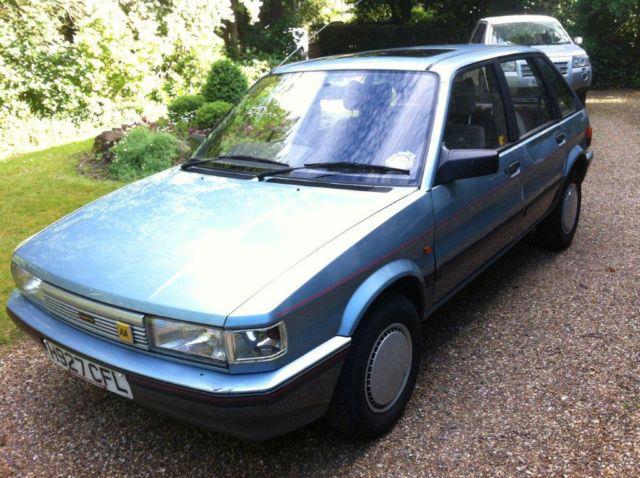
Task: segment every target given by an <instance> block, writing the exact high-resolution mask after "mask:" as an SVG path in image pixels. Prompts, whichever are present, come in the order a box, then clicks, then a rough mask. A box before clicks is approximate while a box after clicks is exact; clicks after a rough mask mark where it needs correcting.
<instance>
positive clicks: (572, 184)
mask: <svg viewBox="0 0 640 478" xmlns="http://www.w3.org/2000/svg"><path fill="white" fill-rule="evenodd" d="M581 203H582V191H581V184H580V180H579V178H578V175H576V174H572V175H571V176H569V178H568V179H567V181H566V182H565V184H564V186H563V187H562V190H561V191H560V198H559V200H558V202H557V204H556V205H555V207H554V208H553V210H552V211H551V213H549V215H548V216H547V217H546V218H545V219H544V220H543V221H542V222H541V223H540V225H539V226H538V228H537V231H536V235H537V237H538V241H539V242H540V243H541V244H542V245H543V246H544V247H547V248H549V249H553V250H563V249H566V248H567V247H569V246H570V245H571V241H572V240H573V236H574V235H575V233H576V229H577V227H578V221H579V219H580V206H581Z"/></svg>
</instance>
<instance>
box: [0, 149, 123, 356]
mask: <svg viewBox="0 0 640 478" xmlns="http://www.w3.org/2000/svg"><path fill="white" fill-rule="evenodd" d="M92 142H93V140H89V141H83V142H79V143H71V144H68V145H65V146H59V147H56V148H51V149H47V150H44V151H38V152H35V153H29V154H25V155H20V156H14V157H12V158H9V159H6V160H4V161H0V180H1V181H2V188H0V303H1V304H0V305H1V307H0V344H6V343H9V342H10V341H11V340H12V339H14V338H15V337H17V336H18V332H17V329H16V327H15V326H14V325H13V322H11V320H9V318H8V317H7V314H6V311H5V307H4V306H5V304H6V302H7V298H8V297H9V293H10V292H11V291H12V290H13V288H14V286H13V279H12V278H11V271H10V269H9V266H10V263H11V254H12V253H13V250H14V249H15V247H16V246H17V245H18V244H19V243H20V241H22V240H23V239H25V238H27V237H29V236H31V235H32V234H34V233H35V232H38V231H39V230H41V229H42V228H44V227H46V226H48V225H49V224H51V223H52V222H54V221H56V220H57V219H59V218H61V217H62V216H64V215H65V214H67V213H69V212H71V211H73V210H74V209H77V208H79V207H80V206H82V205H83V204H86V203H88V202H89V201H91V200H93V199H95V198H97V197H99V196H102V195H103V194H106V193H108V192H109V191H112V190H113V189H115V188H117V187H118V186H120V184H119V183H117V182H113V181H96V180H92V179H89V178H86V177H83V176H80V175H78V173H77V172H76V166H77V164H78V161H79V160H80V157H81V156H82V155H83V154H84V153H86V152H88V151H89V150H90V149H91V145H92Z"/></svg>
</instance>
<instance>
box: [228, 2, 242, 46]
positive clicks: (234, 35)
mask: <svg viewBox="0 0 640 478" xmlns="http://www.w3.org/2000/svg"><path fill="white" fill-rule="evenodd" d="M231 11H232V12H233V19H232V20H231V21H228V22H226V25H225V28H226V30H227V31H228V33H229V36H228V44H227V51H228V53H229V56H231V57H232V58H238V57H239V56H240V33H239V31H238V23H239V20H240V19H239V11H240V5H239V4H238V0H231Z"/></svg>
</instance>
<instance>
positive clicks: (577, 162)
mask: <svg viewBox="0 0 640 478" xmlns="http://www.w3.org/2000/svg"><path fill="white" fill-rule="evenodd" d="M588 168H589V160H588V159H587V152H586V151H585V150H584V149H582V148H581V147H579V146H575V147H574V148H573V150H571V151H570V153H569V156H568V158H567V166H566V168H565V172H564V177H565V179H566V178H568V177H569V176H570V175H571V174H572V173H573V172H574V171H575V172H576V173H577V174H578V177H579V178H580V182H582V180H583V179H584V178H585V176H586V175H587V169H588Z"/></svg>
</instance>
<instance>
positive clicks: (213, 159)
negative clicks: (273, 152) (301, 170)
mask: <svg viewBox="0 0 640 478" xmlns="http://www.w3.org/2000/svg"><path fill="white" fill-rule="evenodd" d="M225 159H237V160H240V161H249V162H252V163H260V164H274V165H278V166H283V167H285V168H287V167H289V165H288V164H286V163H281V162H279V161H275V160H273V159H266V158H260V157H258V156H250V155H246V154H225V155H221V156H216V157H211V158H198V157H195V158H192V159H190V160H189V161H187V162H186V163H184V164H183V165H182V166H181V167H182V169H189V168H190V167H192V166H198V165H199V164H204V163H215V162H217V161H224V160H225Z"/></svg>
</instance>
